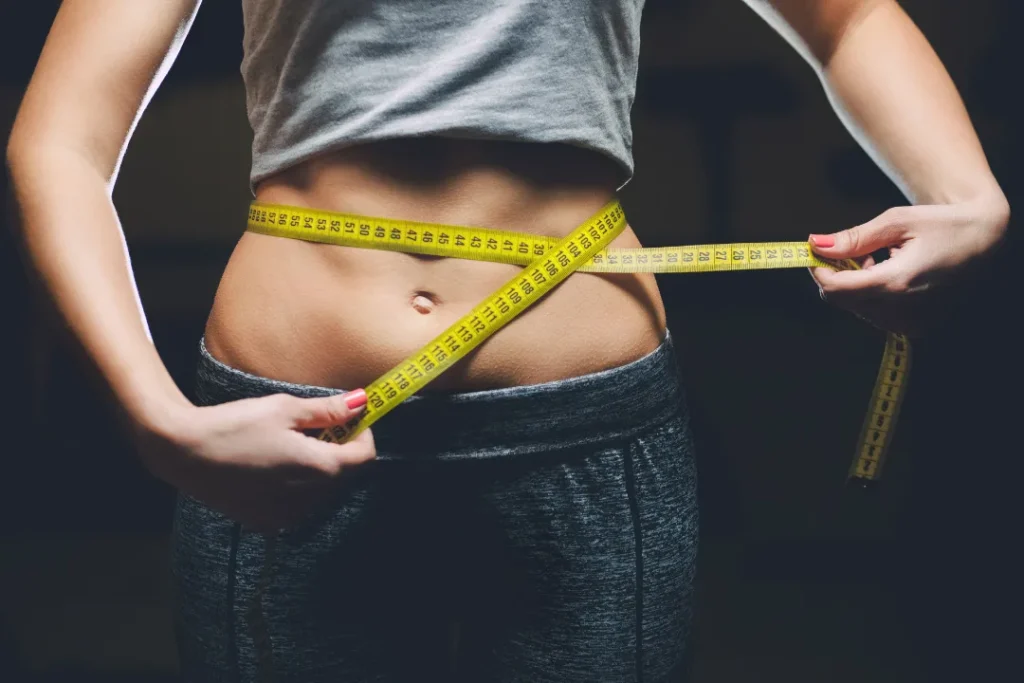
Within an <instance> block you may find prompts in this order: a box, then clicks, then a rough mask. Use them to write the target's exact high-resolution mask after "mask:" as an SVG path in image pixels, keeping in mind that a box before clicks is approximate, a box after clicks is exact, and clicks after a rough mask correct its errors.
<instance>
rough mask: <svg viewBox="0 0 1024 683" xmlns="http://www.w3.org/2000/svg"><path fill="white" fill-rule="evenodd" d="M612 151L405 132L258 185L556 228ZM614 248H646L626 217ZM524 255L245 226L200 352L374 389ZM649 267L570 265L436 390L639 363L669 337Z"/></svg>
mask: <svg viewBox="0 0 1024 683" xmlns="http://www.w3.org/2000/svg"><path fill="white" fill-rule="evenodd" d="M620 174H621V171H620V170H619V169H618V168H617V167H616V165H615V163H614V162H613V161H611V160H610V159H608V157H606V156H604V155H601V154H598V153H596V152H593V151H588V150H584V149H581V148H579V147H573V146H569V145H561V144H537V143H515V142H497V141H480V140H466V139H456V138H445V137H429V136H428V137H421V138H402V139H395V140H388V141H383V142H373V143H368V144H361V145H355V146H350V147H346V148H343V149H340V150H335V151H332V152H329V153H325V154H322V155H319V156H317V157H315V158H313V159H311V160H308V161H305V162H302V163H300V164H297V165H294V166H292V167H290V168H289V169H287V170H285V171H282V172H280V173H277V174H275V175H273V176H271V177H269V178H267V179H265V180H263V181H261V182H260V183H259V184H258V185H257V187H256V199H257V200H259V201H264V202H272V203H277V204H288V205H296V206H308V207H316V208H318V209H323V210H329V211H341V212H347V213H355V214H362V215H369V216H380V217H390V218H400V219H408V220H418V221H426V222H437V223H447V224H460V225H476V226H483V227H490V228H497V229H503V230H514V231H520V232H531V233H537V234H546V235H554V236H561V235H565V234H567V233H568V232H569V231H571V230H572V229H573V228H574V227H576V226H577V225H579V224H580V223H581V222H583V221H584V220H586V219H587V218H588V217H590V216H591V215H592V214H593V213H594V212H596V211H597V210H598V209H599V208H601V206H603V205H604V204H605V203H606V202H607V201H608V200H609V199H610V198H611V197H612V196H613V195H614V189H615V187H616V186H617V184H618V182H619V179H620V177H621V175H620ZM614 246H621V247H628V246H639V243H638V241H637V238H636V236H635V235H634V234H633V232H632V230H631V229H627V230H626V231H625V232H624V233H623V234H622V235H620V236H619V237H618V238H617V240H616V241H615V243H614ZM517 270H518V268H517V267H515V266H508V265H503V264H495V263H483V262H474V261H467V260H461V259H437V258H430V257H419V256H415V255H409V254H401V253H393V252H382V251H373V250H367V249H352V248H346V247H336V246H330V245H320V244H312V243H307V242H302V241H298V240H291V239H285V238H278V237H269V236H265V235H259V234H254V233H245V234H244V236H243V237H242V238H241V240H240V241H239V243H238V245H237V247H236V248H235V251H234V253H233V254H232V256H231V259H230V261H229V263H228V266H227V269H226V271H225V273H224V276H223V279H222V281H221V284H220V287H219V288H218V290H217V295H216V298H215V301H214V305H213V309H212V312H211V315H210V317H209V320H208V322H207V327H206V344H207V348H208V349H209V350H210V352H211V353H212V354H213V355H214V357H216V358H218V359H219V360H221V361H223V362H225V363H227V364H229V365H231V366H234V367H236V368H239V369H241V370H245V371H248V372H252V373H254V374H258V375H261V376H265V377H271V378H275V379H281V380H284V381H289V382H295V383H301V384H313V385H319V386H332V387H339V388H355V387H359V386H365V385H366V384H368V383H369V382H371V381H372V380H374V379H376V378H377V377H378V376H380V375H381V374H383V373H384V372H386V371H387V370H388V369H390V368H391V367H393V366H394V365H395V364H397V363H398V362H399V361H401V360H403V359H404V358H406V357H407V356H408V355H410V354H412V353H413V352H414V351H416V350H417V349H419V348H420V347H421V346H423V345H424V344H426V343H427V342H428V341H430V340H431V339H433V338H434V337H435V336H437V335H438V334H439V333H440V332H442V331H443V330H444V329H446V328H447V327H448V326H449V325H451V324H452V323H454V322H455V321H456V320H458V319H459V318H460V317H461V316H462V315H464V314H465V313H467V312H468V311H469V310H470V309H471V308H472V307H473V306H474V305H476V304H477V303H479V302H480V301H481V300H482V299H484V298H485V297H486V296H487V295H488V294H490V293H491V292H493V291H494V290H495V289H497V288H498V287H499V286H501V285H502V284H504V282H505V281H506V280H508V279H509V278H510V277H511V276H512V275H513V274H514V273H515V272H516V271H517ZM664 326H665V320H664V310H663V307H662V303H661V298H660V295H659V293H658V290H657V286H656V284H655V281H654V277H653V276H651V275H642V274H626V275H612V276H609V275H593V274H587V273H574V274H573V275H572V276H571V277H569V278H568V279H567V280H566V281H565V282H563V283H562V284H561V285H560V286H559V287H558V288H557V289H556V290H555V291H554V292H553V293H552V294H551V295H549V296H548V297H546V298H545V299H543V300H541V301H540V302H538V303H537V304H535V305H534V306H533V307H532V308H531V309H529V310H528V311H526V312H525V313H524V314H523V315H522V316H521V317H520V318H518V319H516V320H515V321H513V322H512V323H510V324H509V325H508V326H507V327H505V328H504V329H502V330H501V331H499V332H498V333H497V334H496V335H495V336H494V337H493V338H491V339H489V340H488V341H486V342H484V344H483V345H481V347H480V348H478V349H477V350H476V351H474V352H473V353H472V354H471V355H470V356H469V357H468V358H467V359H465V360H464V361H463V362H461V363H460V364H459V365H457V366H456V367H454V368H453V369H451V370H450V371H448V372H447V373H446V374H445V375H443V376H442V377H441V378H440V379H438V380H437V381H436V382H435V383H434V384H433V385H432V387H431V388H433V389H439V388H444V389H449V390H451V389H459V390H473V389H483V388H494V387H501V386H514V385H520V384H534V383H539V382H546V381H553V380H558V379H564V378H566V377H573V376H577V375H581V374H585V373H589V372H594V371H598V370H602V369H606V368H609V367H614V366H617V365H621V364H623V363H626V362H629V361H631V360H635V359H636V358H639V357H640V356H642V355H644V354H646V353H648V352H650V351H652V350H653V349H654V348H655V347H656V346H657V345H658V344H659V343H660V341H661V340H662V338H663V336H664Z"/></svg>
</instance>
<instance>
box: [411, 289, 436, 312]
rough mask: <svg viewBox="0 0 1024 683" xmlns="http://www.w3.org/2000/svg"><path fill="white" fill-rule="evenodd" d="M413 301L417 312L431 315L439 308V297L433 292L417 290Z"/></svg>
mask: <svg viewBox="0 0 1024 683" xmlns="http://www.w3.org/2000/svg"><path fill="white" fill-rule="evenodd" d="M411 303H412V307H413V310H415V311H416V312H417V313H422V314H423V315H429V314H430V313H433V312H434V309H436V308H437V304H438V298H437V295H436V294H434V293H433V292H424V291H417V292H413V295H412V301H411Z"/></svg>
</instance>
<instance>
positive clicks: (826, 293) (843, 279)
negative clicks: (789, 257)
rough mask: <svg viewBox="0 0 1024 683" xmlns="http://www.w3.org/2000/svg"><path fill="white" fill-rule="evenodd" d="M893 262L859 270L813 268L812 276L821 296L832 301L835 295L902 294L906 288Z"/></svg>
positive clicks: (901, 275) (898, 267) (902, 277)
mask: <svg viewBox="0 0 1024 683" xmlns="http://www.w3.org/2000/svg"><path fill="white" fill-rule="evenodd" d="M894 263H895V262H894V261H893V260H889V261H883V262H882V263H877V264H874V265H872V266H870V267H867V268H861V269H859V270H838V271H837V270H832V269H831V268H815V269H814V270H813V271H812V273H811V274H812V276H813V277H814V279H815V281H816V282H817V283H818V287H819V288H820V289H821V292H822V296H823V297H826V298H828V299H829V300H833V299H834V298H835V297H836V296H837V295H838V296H846V295H852V296H856V295H872V296H873V295H877V294H880V293H883V292H887V293H893V294H896V293H902V292H904V291H906V289H907V287H906V285H905V283H904V280H905V277H904V276H903V274H902V273H901V268H900V266H899V264H896V265H893V264H894Z"/></svg>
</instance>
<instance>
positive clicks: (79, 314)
mask: <svg viewBox="0 0 1024 683" xmlns="http://www.w3.org/2000/svg"><path fill="white" fill-rule="evenodd" d="M198 6H199V0H147V1H146V2H139V1H138V0H64V2H63V4H62V5H61V7H60V11H59V12H58V14H57V18H56V20H55V21H54V24H53V27H52V29H51V31H50V35H49V36H48V38H47V41H46V45H45V46H44V48H43V52H42V54H41V56H40V59H39V63H38V65H37V67H36V71H35V73H34V74H33V76H32V81H31V83H30V84H29V87H28V90H27V92H26V94H25V97H24V99H23V101H22V104H21V108H20V110H19V112H18V116H17V119H16V120H15V124H14V128H13V131H12V134H11V138H10V141H9V143H8V148H7V163H8V166H9V168H10V175H11V180H12V185H13V189H14V196H15V201H16V203H17V206H18V209H19V214H20V221H19V223H20V232H21V237H22V239H23V242H24V246H25V250H26V252H27V257H28V260H29V262H30V266H31V267H32V268H33V269H34V270H35V271H36V273H37V274H38V275H39V276H40V279H41V280H42V283H43V285H44V287H45V288H46V290H47V292H48V294H49V295H50V296H51V298H52V299H53V301H54V303H55V304H56V306H57V310H58V311H59V313H60V314H61V316H62V317H63V318H64V320H65V321H66V322H67V324H68V326H69V328H70V329H71V332H72V334H73V336H74V338H75V339H76V340H77V341H78V342H79V343H80V345H81V346H82V347H83V348H84V350H85V352H86V354H87V355H88V357H89V359H90V360H91V361H92V362H93V363H94V364H95V365H96V367H97V368H98V369H99V371H100V374H101V375H102V376H103V378H104V379H105V380H106V382H107V383H108V385H109V386H110V388H111V389H112V391H113V394H114V396H115V398H116V400H117V402H118V403H119V404H120V406H121V407H122V408H123V409H124V410H125V412H126V413H127V414H128V417H129V419H130V420H131V422H132V423H133V426H134V427H135V434H136V436H137V437H138V439H139V444H140V453H141V454H142V456H143V459H144V461H145V464H146V465H147V466H148V467H149V468H150V470H151V471H153V473H154V474H156V475H157V476H159V477H161V478H162V479H164V480H166V481H168V482H169V483H171V484H173V485H174V486H176V487H178V488H180V489H182V490H184V491H185V492H187V493H189V494H191V495H192V496H194V497H196V498H198V499H200V500H203V501H204V502H206V503H207V504H209V505H211V506H213V507H215V508H217V509H219V510H220V511H222V512H224V513H226V514H228V515H229V516H231V517H233V518H235V519H237V520H239V521H242V522H243V523H246V524H247V525H250V526H254V527H257V528H279V527H280V526H283V525H285V524H287V523H288V522H290V521H292V520H294V519H296V518H298V517H301V515H302V514H303V513H304V511H305V510H307V509H308V508H309V507H310V506H311V505H313V504H314V502H315V500H316V496H314V495H313V494H314V493H319V494H321V495H324V494H326V493H328V492H329V491H330V488H331V487H330V484H331V483H332V482H333V480H334V479H335V477H337V476H338V475H339V474H340V472H341V469H342V466H343V465H344V466H347V465H351V464H355V463H359V462H363V461H365V460H368V459H369V458H371V457H373V455H374V449H373V440H372V437H371V436H370V435H369V432H364V433H363V434H361V435H360V436H359V437H358V438H356V439H355V440H353V441H352V442H351V443H347V444H343V445H339V444H330V443H325V442H321V441H317V440H316V439H313V438H310V437H307V436H305V435H304V434H303V433H302V431H303V430H306V429H319V428H324V427H328V426H331V425H333V424H338V423H344V422H347V421H349V420H350V419H352V418H353V417H354V416H355V415H357V414H358V412H359V410H361V405H362V403H364V402H365V394H363V393H361V392H358V391H357V392H352V393H350V394H349V395H348V396H347V397H341V396H333V397H327V398H316V399H298V398H293V397H290V396H267V397H263V398H258V399H249V400H244V401H235V402H232V403H226V404H223V405H219V406H211V407H201V408H199V407H196V406H193V405H192V404H191V402H189V401H188V399H187V398H186V397H185V396H184V395H183V394H182V393H181V392H180V391H179V390H178V387H177V386H176V385H175V383H174V381H173V379H172V378H171V376H170V375H169V373H168V372H167V370H166V368H165V367H164V365H163V362H162V361H161V360H160V357H159V355H158V354H157V352H156V349H155V347H154V346H153V344H152V341H151V339H150V336H149V330H148V327H147V325H146V320H145V317H144V315H143V313H142V308H141V304H140V301H139V298H138V294H137V291H136V288H135V282H134V280H133V277H132V272H131V265H130V262H129V260H128V254H127V249H126V247H125V240H124V235H123V233H122V232H121V227H120V224H119V222H118V219H117V214H116V212H115V209H114V206H113V203H112V201H111V192H112V189H113V185H114V181H115V178H116V177H117V170H118V166H119V165H120V162H121V158H122V156H123V153H124V149H125V146H126V145H127V142H128V139H129V137H130V136H131V132H132V130H133V129H134V127H135V124H136V122H137V121H138V118H139V116H140V115H141V112H142V110H143V109H144V108H145V105H146V103H147V102H148V101H149V99H150V97H151V96H152V94H153V91H154V90H155V89H156V87H157V86H158V85H159V83H160V81H161V80H162V78H163V76H164V74H165V73H166V71H167V69H168V68H169V67H170V64H171V62H172V61H173V58H174V56H175V55H176V53H177V51H178V49H179V48H180V46H181V43H182V40H183V39H184V36H185V34H186V32H187V30H188V28H189V26H190V24H191V22H192V19H193V18H194V16H195V12H196V10H197V8H198ZM364 435H365V438H364Z"/></svg>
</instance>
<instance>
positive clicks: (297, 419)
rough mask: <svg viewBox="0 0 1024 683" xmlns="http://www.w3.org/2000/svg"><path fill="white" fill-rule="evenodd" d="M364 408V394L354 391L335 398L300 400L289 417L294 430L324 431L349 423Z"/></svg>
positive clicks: (360, 390) (363, 392) (361, 391)
mask: <svg viewBox="0 0 1024 683" xmlns="http://www.w3.org/2000/svg"><path fill="white" fill-rule="evenodd" d="M365 407H366V392H365V391H363V390H362V389H356V390H354V391H349V392H348V393H345V394H337V395H335V396H324V397H323V398H307V399H302V400H301V401H300V402H298V403H296V404H294V408H293V409H292V413H291V415H290V417H291V420H292V426H293V427H294V428H295V429H324V428H326V427H333V426H334V425H339V424H345V423H346V422H349V421H351V420H352V419H353V418H355V417H357V416H358V415H359V414H360V413H361V412H363V410H364V408H365Z"/></svg>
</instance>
